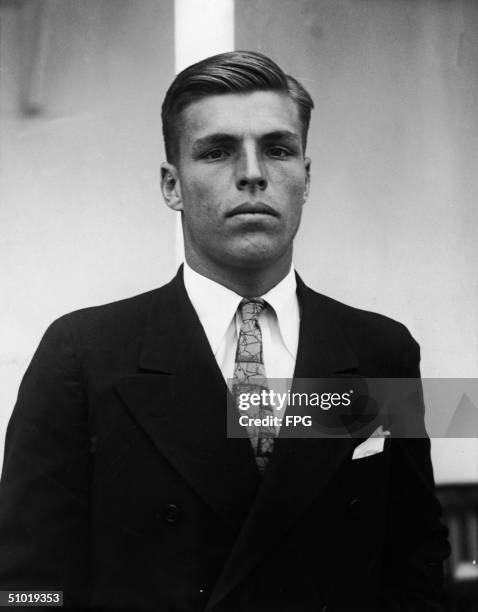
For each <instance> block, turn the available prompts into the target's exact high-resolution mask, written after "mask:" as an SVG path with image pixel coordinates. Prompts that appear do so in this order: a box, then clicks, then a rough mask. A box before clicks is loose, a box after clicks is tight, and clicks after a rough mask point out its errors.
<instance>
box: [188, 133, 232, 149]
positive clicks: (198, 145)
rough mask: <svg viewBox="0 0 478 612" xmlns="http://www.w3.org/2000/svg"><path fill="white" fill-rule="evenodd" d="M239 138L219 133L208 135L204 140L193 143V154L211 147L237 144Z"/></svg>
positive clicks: (200, 139)
mask: <svg viewBox="0 0 478 612" xmlns="http://www.w3.org/2000/svg"><path fill="white" fill-rule="evenodd" d="M236 140H237V138H236V137H235V136H234V135H233V134H227V133H225V132H217V133H215V134H208V135H207V136H204V137H203V138H198V139H197V140H195V141H194V143H193V152H196V151H200V150H202V149H205V148H207V147H209V146H213V145H217V144H224V143H230V142H235V141H236Z"/></svg>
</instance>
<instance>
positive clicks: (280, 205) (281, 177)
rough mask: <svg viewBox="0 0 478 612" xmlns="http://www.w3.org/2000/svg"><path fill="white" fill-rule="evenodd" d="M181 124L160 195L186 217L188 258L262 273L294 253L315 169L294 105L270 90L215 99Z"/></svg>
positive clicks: (191, 110) (192, 109)
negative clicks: (304, 147)
mask: <svg viewBox="0 0 478 612" xmlns="http://www.w3.org/2000/svg"><path fill="white" fill-rule="evenodd" d="M181 120H182V121H181V128H180V132H179V152H178V159H177V163H176V165H174V166H173V165H171V164H164V165H163V192H164V194H165V197H166V200H167V203H168V204H169V206H171V208H174V209H175V210H182V211H183V230H184V242H185V248H186V256H187V257H188V255H189V256H190V258H191V259H193V258H196V261H197V260H198V259H197V258H199V261H200V262H201V264H202V265H203V266H206V267H207V266H211V265H222V266H232V267H239V268H258V267H263V266H267V265H271V264H273V263H274V262H275V261H278V260H279V259H281V258H282V257H284V256H287V255H288V254H291V253H292V241H293V238H294V236H295V234H296V232H297V229H298V227H299V223H300V218H301V213H302V206H303V204H304V201H305V198H306V196H307V193H308V187H309V168H310V160H309V159H307V158H304V156H303V152H302V140H301V123H300V120H299V114H298V109H297V106H296V104H295V102H294V101H293V100H292V99H291V98H290V97H289V96H287V95H284V94H280V93H276V92H268V91H259V92H253V93H250V94H225V95H216V96H210V97H207V98H204V99H202V100H200V101H198V102H194V103H193V104H191V105H190V106H188V107H186V109H185V110H184V111H183V113H182V115H181ZM168 177H169V178H168ZM188 260H189V259H188Z"/></svg>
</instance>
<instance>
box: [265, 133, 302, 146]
mask: <svg viewBox="0 0 478 612" xmlns="http://www.w3.org/2000/svg"><path fill="white" fill-rule="evenodd" d="M261 140H289V141H294V142H296V143H297V144H299V143H300V136H299V134H296V133H295V132H291V131H290V130H276V131H275V132H268V133H267V134H264V135H263V136H261Z"/></svg>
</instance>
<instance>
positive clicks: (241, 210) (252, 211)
mask: <svg viewBox="0 0 478 612" xmlns="http://www.w3.org/2000/svg"><path fill="white" fill-rule="evenodd" d="M236 215H270V216H272V217H278V216H279V215H278V213H277V211H275V210H274V209H273V208H272V206H269V205H268V204H264V202H255V203H252V202H244V204H240V205H239V206H236V208H233V209H232V210H231V211H229V212H228V213H227V214H226V217H235V216H236Z"/></svg>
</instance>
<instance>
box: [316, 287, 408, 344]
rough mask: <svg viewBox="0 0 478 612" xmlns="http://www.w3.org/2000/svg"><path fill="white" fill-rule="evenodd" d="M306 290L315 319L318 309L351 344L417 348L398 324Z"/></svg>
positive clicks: (390, 319) (387, 317)
mask: <svg viewBox="0 0 478 612" xmlns="http://www.w3.org/2000/svg"><path fill="white" fill-rule="evenodd" d="M307 289H308V291H309V292H310V297H311V298H312V302H313V303H315V304H316V306H317V313H318V316H320V310H321V309H323V310H324V311H326V312H327V313H329V314H330V315H332V316H333V318H334V319H335V320H336V321H337V323H338V324H339V326H340V328H341V330H342V332H343V334H344V335H345V336H346V338H347V339H348V340H349V341H350V342H351V344H354V345H355V344H367V345H372V346H373V345H387V346H389V347H390V346H393V347H397V346H405V347H406V346H411V347H413V348H416V347H417V346H418V345H417V342H416V341H415V339H414V338H413V336H412V335H411V333H410V331H409V330H408V328H407V327H406V326H405V325H404V324H403V323H401V322H400V321H397V320H396V319H393V318H391V317H389V316H386V315H383V314H380V313H378V312H375V311H372V310H365V309H362V308H357V307H355V306H351V305H349V304H345V303H344V302H341V301H339V300H336V299H334V298H332V297H330V296H327V295H324V294H322V293H318V292H316V291H314V290H313V289H311V288H310V287H307Z"/></svg>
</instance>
